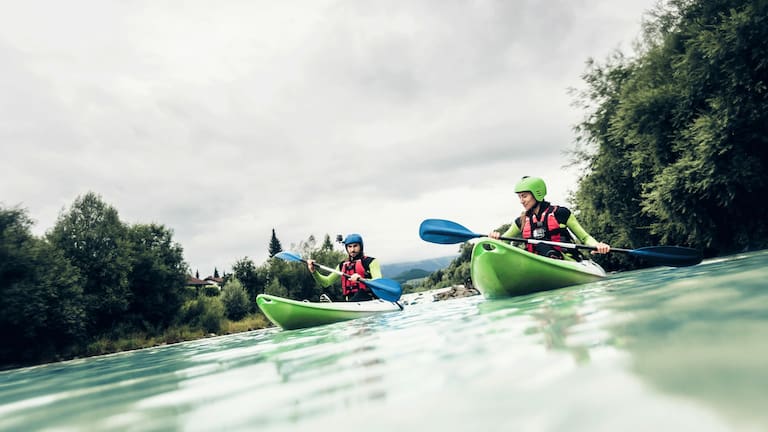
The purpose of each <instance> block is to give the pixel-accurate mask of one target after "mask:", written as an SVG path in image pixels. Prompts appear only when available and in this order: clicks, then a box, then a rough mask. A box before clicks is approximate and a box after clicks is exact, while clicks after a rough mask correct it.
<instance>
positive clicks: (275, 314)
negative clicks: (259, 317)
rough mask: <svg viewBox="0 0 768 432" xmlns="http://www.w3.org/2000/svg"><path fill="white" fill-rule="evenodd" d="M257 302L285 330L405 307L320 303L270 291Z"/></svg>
mask: <svg viewBox="0 0 768 432" xmlns="http://www.w3.org/2000/svg"><path fill="white" fill-rule="evenodd" d="M256 303H257V304H258V305H259V308H260V309H261V311H262V312H264V315H266V317H267V318H268V319H269V320H270V321H272V323H273V324H275V325H276V326H278V327H281V328H283V329H285V330H293V329H300V328H306V327H314V326H319V325H325V324H332V323H335V322H340V321H347V320H352V319H356V318H362V317H366V316H370V315H375V314H380V313H386V312H397V311H401V310H402V307H401V306H400V305H399V304H397V303H394V302H388V301H384V300H370V301H364V302H332V303H318V302H305V301H298V300H291V299H287V298H283V297H278V296H273V295H269V294H259V295H258V296H257V297H256Z"/></svg>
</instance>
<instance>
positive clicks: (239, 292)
mask: <svg viewBox="0 0 768 432" xmlns="http://www.w3.org/2000/svg"><path fill="white" fill-rule="evenodd" d="M221 302H222V303H223V304H224V314H225V315H226V317H227V318H229V319H231V320H234V321H237V320H241V319H243V318H245V316H246V315H247V314H248V311H249V309H250V307H249V304H250V303H249V301H248V293H247V292H245V288H243V284H241V283H240V281H239V280H237V279H235V278H233V279H230V280H229V281H228V282H227V283H226V284H224V288H223V290H222V293H221Z"/></svg>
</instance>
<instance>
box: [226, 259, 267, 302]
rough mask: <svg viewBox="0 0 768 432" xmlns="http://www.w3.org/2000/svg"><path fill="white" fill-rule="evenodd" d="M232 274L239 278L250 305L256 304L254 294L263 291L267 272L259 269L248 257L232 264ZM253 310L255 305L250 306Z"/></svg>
mask: <svg viewBox="0 0 768 432" xmlns="http://www.w3.org/2000/svg"><path fill="white" fill-rule="evenodd" d="M232 275H233V277H234V278H235V279H237V280H239V281H240V283H241V284H242V285H243V288H245V291H246V292H247V293H248V298H249V300H250V302H251V304H252V305H255V304H256V296H257V295H259V294H261V293H263V292H264V287H265V286H266V285H267V283H268V273H267V271H266V270H262V271H259V269H258V268H256V264H254V263H253V260H251V259H250V258H248V257H243V258H242V259H240V260H238V261H237V262H235V264H234V265H232ZM251 307H252V308H253V309H254V310H255V306H251Z"/></svg>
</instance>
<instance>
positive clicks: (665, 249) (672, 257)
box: [629, 246, 702, 267]
mask: <svg viewBox="0 0 768 432" xmlns="http://www.w3.org/2000/svg"><path fill="white" fill-rule="evenodd" d="M629 253H630V255H635V256H640V257H643V258H644V259H645V260H647V261H648V262H650V263H652V264H656V265H663V266H670V267H687V266H692V265H696V264H698V263H700V262H701V260H702V254H701V251H698V250H696V249H691V248H687V247H681V246H648V247H643V248H639V249H634V250H631V251H629Z"/></svg>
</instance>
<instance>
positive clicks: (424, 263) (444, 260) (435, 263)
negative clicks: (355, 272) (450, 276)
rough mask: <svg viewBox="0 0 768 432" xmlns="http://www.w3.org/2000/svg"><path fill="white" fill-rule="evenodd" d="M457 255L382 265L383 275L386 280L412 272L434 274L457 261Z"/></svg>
mask: <svg viewBox="0 0 768 432" xmlns="http://www.w3.org/2000/svg"><path fill="white" fill-rule="evenodd" d="M457 256H458V254H457V255H450V256H444V257H439V258H429V259H425V260H420V261H408V262H401V263H392V264H382V265H381V274H382V276H384V277H385V278H389V279H394V278H396V277H398V276H399V275H401V274H403V273H405V272H409V271H412V270H423V271H425V272H427V273H432V272H434V271H435V270H440V269H444V268H446V267H448V264H450V263H451V261H453V260H454V259H456V257H457Z"/></svg>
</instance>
